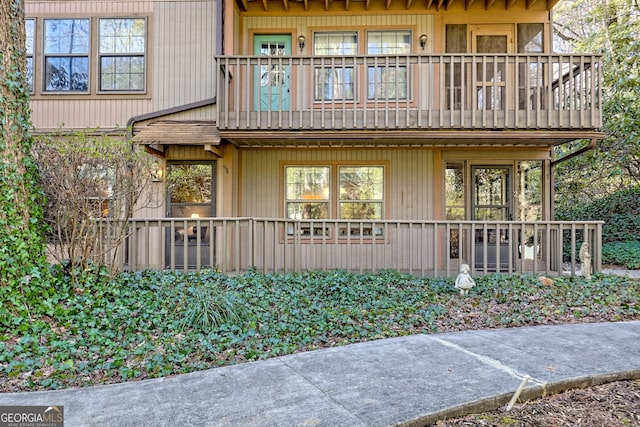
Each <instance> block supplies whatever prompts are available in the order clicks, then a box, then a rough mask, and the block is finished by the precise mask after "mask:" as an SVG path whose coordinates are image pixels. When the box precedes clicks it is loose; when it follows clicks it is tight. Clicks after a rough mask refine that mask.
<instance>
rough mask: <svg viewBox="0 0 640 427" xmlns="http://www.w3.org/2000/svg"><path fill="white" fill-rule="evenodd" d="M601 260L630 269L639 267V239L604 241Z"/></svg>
mask: <svg viewBox="0 0 640 427" xmlns="http://www.w3.org/2000/svg"><path fill="white" fill-rule="evenodd" d="M602 260H603V262H604V263H605V264H615V265H620V266H622V267H624V268H628V269H630V270H634V269H640V241H630V242H611V243H605V244H604V245H603V246H602Z"/></svg>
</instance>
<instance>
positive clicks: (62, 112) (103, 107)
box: [31, 97, 151, 130]
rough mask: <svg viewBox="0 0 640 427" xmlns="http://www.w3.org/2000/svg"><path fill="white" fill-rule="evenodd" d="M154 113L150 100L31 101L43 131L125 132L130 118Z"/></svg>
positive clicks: (32, 109) (33, 114) (36, 119)
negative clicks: (149, 112)
mask: <svg viewBox="0 0 640 427" xmlns="http://www.w3.org/2000/svg"><path fill="white" fill-rule="evenodd" d="M150 109H151V100H149V99H126V100H117V99H110V100H95V99H93V100H86V101H78V100H68V99H60V98H56V97H52V98H47V99H37V100H32V101H31V119H32V122H33V125H34V127H35V128H36V129H37V130H40V129H48V130H50V129H60V128H66V129H95V128H101V129H124V128H125V126H126V124H127V120H129V118H130V117H132V116H135V115H138V114H141V113H142V112H146V111H149V110H150Z"/></svg>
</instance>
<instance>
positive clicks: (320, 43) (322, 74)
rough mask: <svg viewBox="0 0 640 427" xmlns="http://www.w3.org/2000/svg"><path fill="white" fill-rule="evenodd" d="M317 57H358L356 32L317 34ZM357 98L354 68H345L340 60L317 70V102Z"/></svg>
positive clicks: (315, 43) (329, 62) (327, 62)
mask: <svg viewBox="0 0 640 427" xmlns="http://www.w3.org/2000/svg"><path fill="white" fill-rule="evenodd" d="M313 52H314V54H315V55H318V56H322V55H333V56H341V55H345V56H346V55H356V54H357V53H358V34H357V33H356V32H339V33H333V32H332V33H315V34H314V39H313ZM354 96H355V75H354V68H353V67H345V66H344V64H342V63H341V62H340V61H339V60H331V61H326V62H323V63H322V66H321V67H316V69H315V90H314V99H315V100H316V101H334V100H347V101H353V100H354Z"/></svg>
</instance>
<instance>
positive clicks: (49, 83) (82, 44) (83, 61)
mask: <svg viewBox="0 0 640 427" xmlns="http://www.w3.org/2000/svg"><path fill="white" fill-rule="evenodd" d="M90 41H91V37H90V20H89V19H45V20H44V70H45V81H44V89H45V90H46V91H61V92H88V90H89V45H90Z"/></svg>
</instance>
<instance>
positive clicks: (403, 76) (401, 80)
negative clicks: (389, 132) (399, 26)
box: [367, 30, 411, 100]
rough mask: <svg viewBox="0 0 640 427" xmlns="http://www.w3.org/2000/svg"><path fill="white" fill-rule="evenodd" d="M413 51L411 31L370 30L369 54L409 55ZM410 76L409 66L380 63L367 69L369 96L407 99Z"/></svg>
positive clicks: (373, 97) (368, 38) (368, 36)
mask: <svg viewBox="0 0 640 427" xmlns="http://www.w3.org/2000/svg"><path fill="white" fill-rule="evenodd" d="M410 53H411V31H408V30H401V31H369V32H368V33H367V54H369V55H408V54H410ZM408 84H409V77H408V72H407V67H406V66H404V65H398V64H393V63H391V64H389V63H385V64H380V65H376V66H373V67H368V69H367V98H368V99H370V100H372V99H407V94H408Z"/></svg>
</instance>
